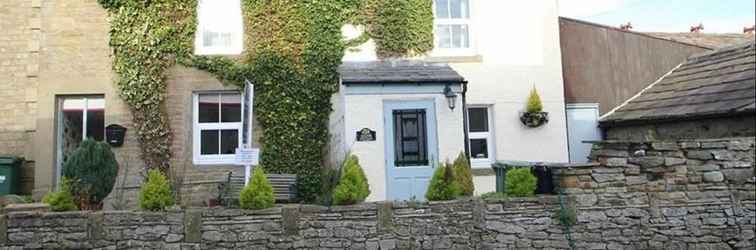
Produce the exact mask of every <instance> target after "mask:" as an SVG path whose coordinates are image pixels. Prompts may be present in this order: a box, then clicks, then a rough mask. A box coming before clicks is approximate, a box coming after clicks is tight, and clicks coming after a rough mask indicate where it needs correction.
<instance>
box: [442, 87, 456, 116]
mask: <svg viewBox="0 0 756 250" xmlns="http://www.w3.org/2000/svg"><path fill="white" fill-rule="evenodd" d="M444 96H446V101H447V102H449V109H451V110H454V106H455V105H456V103H457V94H454V91H452V89H451V87H449V85H446V88H444Z"/></svg>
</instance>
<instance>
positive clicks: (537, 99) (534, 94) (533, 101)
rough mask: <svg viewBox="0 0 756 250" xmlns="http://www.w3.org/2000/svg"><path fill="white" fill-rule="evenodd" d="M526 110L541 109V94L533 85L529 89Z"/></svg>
mask: <svg viewBox="0 0 756 250" xmlns="http://www.w3.org/2000/svg"><path fill="white" fill-rule="evenodd" d="M527 111H528V112H531V113H532V112H541V111H543V104H542V103H541V96H539V95H538V91H536V89H535V86H534V87H533V89H532V90H531V91H530V96H528V107H527Z"/></svg>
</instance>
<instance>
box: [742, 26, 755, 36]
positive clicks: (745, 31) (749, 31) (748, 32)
mask: <svg viewBox="0 0 756 250" xmlns="http://www.w3.org/2000/svg"><path fill="white" fill-rule="evenodd" d="M754 32H756V25H751V27H748V26H746V27H743V34H746V35H753V33H754Z"/></svg>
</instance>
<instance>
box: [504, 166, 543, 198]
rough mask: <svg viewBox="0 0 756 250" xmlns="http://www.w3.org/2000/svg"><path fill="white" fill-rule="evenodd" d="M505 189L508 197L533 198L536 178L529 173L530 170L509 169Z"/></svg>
mask: <svg viewBox="0 0 756 250" xmlns="http://www.w3.org/2000/svg"><path fill="white" fill-rule="evenodd" d="M505 188H506V190H505V191H506V192H505V193H507V195H509V196H513V197H527V196H533V195H534V194H535V189H536V177H535V175H533V174H532V173H531V172H530V168H515V169H510V170H509V171H507V177H506V187H505Z"/></svg>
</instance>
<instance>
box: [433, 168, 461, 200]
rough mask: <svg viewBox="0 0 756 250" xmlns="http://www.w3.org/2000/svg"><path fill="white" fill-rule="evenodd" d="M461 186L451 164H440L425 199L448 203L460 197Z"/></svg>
mask: <svg viewBox="0 0 756 250" xmlns="http://www.w3.org/2000/svg"><path fill="white" fill-rule="evenodd" d="M459 193H460V191H459V185H458V184H457V181H456V180H455V179H454V170H453V169H452V166H451V165H450V164H448V163H447V164H440V165H439V166H438V168H436V171H435V172H433V177H432V178H431V181H430V185H428V191H427V192H426V193H425V198H426V199H428V200H429V201H448V200H453V199H454V198H457V196H459Z"/></svg>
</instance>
